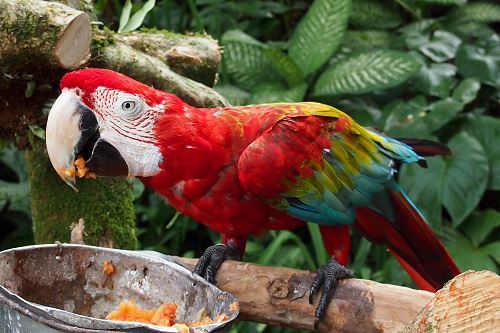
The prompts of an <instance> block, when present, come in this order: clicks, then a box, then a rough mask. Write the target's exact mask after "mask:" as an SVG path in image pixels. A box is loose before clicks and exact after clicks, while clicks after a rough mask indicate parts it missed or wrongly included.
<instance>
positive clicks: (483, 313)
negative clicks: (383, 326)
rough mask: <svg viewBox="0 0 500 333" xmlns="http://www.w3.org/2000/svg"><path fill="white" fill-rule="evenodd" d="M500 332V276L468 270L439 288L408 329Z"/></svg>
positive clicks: (408, 332)
mask: <svg viewBox="0 0 500 333" xmlns="http://www.w3.org/2000/svg"><path fill="white" fill-rule="evenodd" d="M413 332H426V333H438V332H456V333H459V332H463V333H469V332H474V333H481V332H484V333H490V332H491V333H493V332H500V276H498V275H497V274H495V273H493V272H489V271H481V272H474V271H467V272H465V273H462V274H460V275H458V276H457V277H455V278H454V279H453V280H451V281H450V282H448V283H447V284H446V285H445V286H444V287H443V288H442V289H441V290H439V291H438V292H437V293H436V294H435V296H434V298H433V299H432V300H431V301H430V302H429V303H428V304H427V305H426V306H425V308H424V309H423V310H422V311H421V312H420V314H419V315H418V317H416V318H415V320H414V321H413V322H412V323H411V325H409V326H408V327H407V328H406V329H405V330H404V333H413Z"/></svg>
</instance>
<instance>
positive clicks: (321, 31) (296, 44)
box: [288, 0, 351, 76]
mask: <svg viewBox="0 0 500 333" xmlns="http://www.w3.org/2000/svg"><path fill="white" fill-rule="evenodd" d="M350 13H351V1H350V0H336V1H331V0H316V1H314V2H313V4H312V5H311V7H310V8H309V10H308V11H307V13H306V15H304V17H303V18H302V19H301V20H300V22H299V23H298V25H297V27H296V29H295V30H294V32H293V35H292V37H291V39H290V44H289V49H288V55H289V56H290V58H292V60H293V61H294V62H295V63H296V64H297V65H298V66H299V67H300V68H301V69H302V72H303V74H304V76H307V75H309V74H311V73H313V72H314V71H316V70H317V69H318V68H320V67H321V66H322V65H323V64H324V63H325V62H326V61H327V60H328V59H330V57H331V56H332V55H333V54H334V53H335V51H336V50H337V49H338V47H339V46H340V45H341V43H342V39H343V37H344V34H345V32H346V30H347V21H348V18H349V15H350Z"/></svg>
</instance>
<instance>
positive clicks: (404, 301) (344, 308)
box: [174, 257, 434, 333]
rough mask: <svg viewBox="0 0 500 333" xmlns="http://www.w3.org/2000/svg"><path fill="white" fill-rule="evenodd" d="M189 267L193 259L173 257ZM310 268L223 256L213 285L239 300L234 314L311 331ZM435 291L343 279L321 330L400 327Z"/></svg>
mask: <svg viewBox="0 0 500 333" xmlns="http://www.w3.org/2000/svg"><path fill="white" fill-rule="evenodd" d="M174 259H175V260H177V261H178V262H179V263H180V264H182V265H184V266H186V267H188V268H190V269H192V268H193V267H194V265H195V264H196V260H195V259H186V258H179V257H175V258H174ZM314 275H315V273H311V272H308V271H300V270H296V269H291V268H285V267H267V266H261V265H256V264H251V263H242V262H236V261H225V262H224V263H223V264H222V266H221V268H220V269H219V271H218V273H217V276H216V283H215V284H216V285H217V287H219V288H220V289H222V290H224V291H227V292H229V293H231V294H233V295H234V296H236V298H238V300H239V302H240V316H239V317H238V318H239V319H242V320H250V321H257V322H262V323H266V324H270V325H280V326H285V327H290V328H294V329H306V330H313V322H314V310H315V307H316V302H317V298H316V300H315V303H314V304H313V305H311V304H309V301H308V299H309V288H310V286H311V283H312V280H313V278H314ZM433 295H434V294H432V293H429V292H426V291H421V290H414V289H410V288H405V287H399V286H393V285H387V284H381V283H377V282H373V281H368V280H360V279H350V280H346V281H343V282H341V283H340V284H339V287H338V289H337V291H336V293H335V296H334V299H333V300H332V302H331V303H330V306H329V307H328V311H327V314H326V316H325V318H324V319H323V320H322V322H321V324H320V326H319V331H320V332H353V333H354V332H360V333H370V332H401V331H402V330H403V329H404V328H405V327H406V326H407V325H408V324H410V323H411V322H412V320H413V319H414V318H415V317H416V316H417V314H418V313H419V311H420V310H421V309H422V308H423V307H424V306H425V305H426V304H427V302H428V301H429V300H430V299H432V297H433Z"/></svg>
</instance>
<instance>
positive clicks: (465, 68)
mask: <svg viewBox="0 0 500 333" xmlns="http://www.w3.org/2000/svg"><path fill="white" fill-rule="evenodd" d="M455 63H456V65H457V67H458V72H459V73H460V74H461V75H462V76H464V77H475V78H478V79H479V80H480V81H481V82H483V83H488V84H492V85H494V86H500V40H499V37H498V36H495V37H494V38H490V39H489V40H488V41H487V44H486V45H485V46H484V47H481V46H477V45H470V44H462V45H461V46H460V47H459V48H458V51H457V57H456V61H455Z"/></svg>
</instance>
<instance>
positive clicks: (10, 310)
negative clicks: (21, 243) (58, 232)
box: [0, 244, 239, 333]
mask: <svg viewBox="0 0 500 333" xmlns="http://www.w3.org/2000/svg"><path fill="white" fill-rule="evenodd" d="M165 257H167V258H168V256H164V257H161V255H151V253H141V252H137V251H125V250H116V249H108V248H100V247H92V246H85V245H73V244H54V245H35V246H27V247H21V248H15V249H10V250H6V251H2V252H0V319H2V320H0V322H5V323H4V324H0V328H2V325H10V326H13V325H14V326H18V327H22V326H23V325H28V324H31V325H33V327H38V326H37V325H42V327H46V328H47V330H44V332H88V333H91V332H93V333H97V332H102V333H105V332H117V331H120V332H178V331H177V330H176V329H175V328H172V327H161V326H155V325H149V324H141V323H130V322H120V321H110V320H105V319H103V318H105V317H106V315H107V314H108V313H109V312H111V311H113V310H115V309H116V308H117V307H118V304H119V303H120V302H121V301H127V300H130V299H133V300H134V301H135V303H136V304H137V305H138V306H140V307H142V308H148V309H152V308H158V307H159V306H160V305H161V304H163V303H164V302H175V303H177V305H178V306H179V308H178V309H177V319H178V321H181V320H185V321H192V320H194V319H195V317H196V314H197V313H198V312H199V311H200V309H202V308H204V309H205V311H206V314H207V315H208V316H209V317H210V318H214V317H215V316H216V315H219V314H221V313H226V314H227V316H228V317H229V320H227V321H224V322H222V323H214V324H210V325H204V326H199V327H192V328H190V332H193V333H202V332H203V333H207V332H225V331H226V330H228V329H229V327H230V326H231V324H232V322H233V320H234V319H235V318H236V317H237V316H238V312H239V310H231V309H230V304H232V303H233V302H237V300H236V298H235V297H234V296H233V295H231V294H229V293H226V292H223V291H221V290H219V289H218V288H217V287H215V286H214V285H212V284H209V283H208V282H206V281H205V280H203V279H202V278H200V277H199V276H197V275H195V274H193V273H192V272H191V271H189V270H187V269H185V268H184V267H182V266H180V265H178V264H175V263H174V262H172V261H169V260H165ZM105 260H107V261H108V262H110V263H112V265H113V266H114V267H115V272H114V273H113V274H110V275H107V274H105V273H104V272H103V262H104V261H105ZM237 308H239V307H237ZM5 318H7V321H6V320H4V319H5ZM16 318H17V319H16ZM10 326H9V327H7V326H5V327H4V329H12V327H10ZM52 329H53V330H52ZM12 332H14V331H12ZM15 332H18V330H15ZM19 332H24V330H19ZM26 332H28V331H27V330H26Z"/></svg>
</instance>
